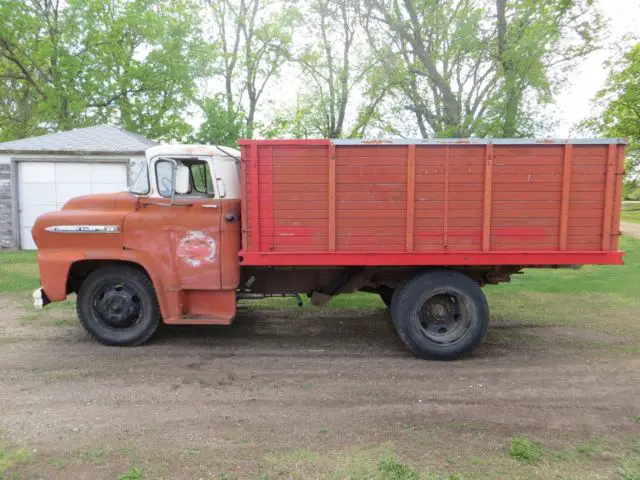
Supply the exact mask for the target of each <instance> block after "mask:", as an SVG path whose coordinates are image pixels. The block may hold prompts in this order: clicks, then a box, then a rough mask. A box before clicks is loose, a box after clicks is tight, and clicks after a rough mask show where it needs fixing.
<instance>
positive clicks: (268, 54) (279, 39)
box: [207, 0, 298, 138]
mask: <svg viewBox="0 0 640 480" xmlns="http://www.w3.org/2000/svg"><path fill="white" fill-rule="evenodd" d="M207 3H208V5H209V7H210V11H211V14H212V17H213V23H214V25H215V30H216V36H215V38H214V41H215V43H216V45H217V47H218V49H219V50H220V66H219V67H218V68H219V75H221V76H222V78H223V80H224V96H225V100H226V111H227V112H229V113H230V114H232V115H234V116H235V115H238V114H239V113H240V112H241V111H242V110H244V111H246V115H245V133H246V136H247V137H249V138H251V137H253V134H254V130H255V121H256V119H255V117H256V111H257V108H258V104H259V102H260V99H261V98H262V95H263V93H264V91H265V88H266V87H267V85H268V84H269V82H270V80H272V79H273V78H274V77H275V76H276V75H277V74H278V72H279V71H280V70H281V68H282V66H283V65H284V64H285V63H286V62H287V61H288V60H289V59H290V57H291V52H290V50H291V43H292V34H293V29H294V26H295V23H296V21H297V19H298V16H297V14H296V10H295V9H293V8H291V7H286V6H284V7H283V6H282V5H278V4H277V3H276V2H275V1H273V0H207ZM280 7H283V8H280Z"/></svg>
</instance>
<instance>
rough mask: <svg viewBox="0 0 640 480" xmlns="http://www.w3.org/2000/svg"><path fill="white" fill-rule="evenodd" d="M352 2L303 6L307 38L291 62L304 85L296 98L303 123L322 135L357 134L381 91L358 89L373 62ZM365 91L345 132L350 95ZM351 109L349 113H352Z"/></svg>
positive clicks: (317, 1)
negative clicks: (304, 118)
mask: <svg viewBox="0 0 640 480" xmlns="http://www.w3.org/2000/svg"><path fill="white" fill-rule="evenodd" d="M358 7H359V3H358V1H357V0H313V1H312V2H310V3H309V4H307V6H306V8H304V7H303V8H304V9H303V11H302V14H303V17H304V18H306V19H307V22H306V24H305V27H304V28H305V33H306V35H305V37H306V38H308V39H309V41H307V42H306V44H305V45H304V47H303V50H302V53H301V54H300V55H299V56H298V58H297V61H298V63H299V65H300V67H301V69H302V72H303V74H304V75H305V79H306V80H307V83H308V86H307V88H306V90H307V91H306V92H305V93H304V94H303V95H301V96H299V102H300V103H301V104H302V107H301V108H302V110H303V111H306V112H307V114H308V118H309V127H310V129H311V130H312V131H314V132H315V133H316V134H317V135H319V136H322V137H328V138H338V137H342V136H358V135H360V134H362V133H363V131H364V130H365V129H366V127H367V124H368V123H369V122H370V120H371V119H372V118H373V117H374V115H375V112H376V108H377V106H378V104H379V103H380V101H381V100H382V98H383V97H384V95H385V94H386V89H384V88H383V89H380V90H378V91H377V92H376V93H375V94H373V92H372V91H365V92H361V91H359V90H360V89H362V88H364V87H366V85H365V82H366V80H367V76H368V75H370V74H371V73H372V70H373V69H374V67H375V64H376V60H375V57H374V56H373V55H371V52H370V51H369V49H368V47H367V45H366V44H365V43H364V42H362V40H363V39H364V34H363V32H362V31H361V30H360V29H359V15H358V13H359V10H358ZM362 93H365V95H364V104H363V105H360V106H359V112H358V114H357V118H356V119H355V120H356V122H355V124H354V125H353V130H352V131H351V132H347V131H345V129H346V125H345V123H346V121H347V113H348V109H349V108H350V107H352V108H358V107H356V106H355V105H353V103H354V98H353V97H354V96H357V95H359V94H362ZM352 113H354V112H352ZM298 116H299V115H298Z"/></svg>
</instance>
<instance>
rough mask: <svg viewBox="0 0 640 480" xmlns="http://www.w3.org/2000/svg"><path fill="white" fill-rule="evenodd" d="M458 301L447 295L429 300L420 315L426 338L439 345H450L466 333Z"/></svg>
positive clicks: (436, 296) (440, 295)
mask: <svg viewBox="0 0 640 480" xmlns="http://www.w3.org/2000/svg"><path fill="white" fill-rule="evenodd" d="M461 319H462V315H461V312H460V307H459V305H458V304H457V302H456V299H455V298H454V297H453V296H451V295H447V294H439V295H434V296H433V297H431V298H430V299H428V300H427V301H426V302H425V303H424V305H423V308H422V311H421V314H420V328H421V330H422V332H423V334H424V335H425V336H427V337H428V338H430V339H431V340H433V341H436V342H438V343H448V342H450V341H452V340H454V339H455V338H457V337H458V336H459V335H460V334H461V333H463V331H464V325H462V323H464V322H462V321H461Z"/></svg>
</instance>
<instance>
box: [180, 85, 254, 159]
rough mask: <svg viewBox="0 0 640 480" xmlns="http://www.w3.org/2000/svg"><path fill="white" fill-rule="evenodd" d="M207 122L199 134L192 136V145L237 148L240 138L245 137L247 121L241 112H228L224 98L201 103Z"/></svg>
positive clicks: (220, 97) (201, 127)
mask: <svg viewBox="0 0 640 480" xmlns="http://www.w3.org/2000/svg"><path fill="white" fill-rule="evenodd" d="M201 108H202V111H203V113H204V115H205V120H204V122H202V123H201V124H200V128H199V129H198V132H197V133H196V134H195V135H193V136H191V137H190V139H189V141H190V142H192V143H203V144H208V145H223V146H226V147H236V146H237V142H238V139H239V138H242V137H244V136H245V133H244V132H245V123H244V122H245V119H244V114H243V112H241V111H235V112H234V111H228V110H227V108H226V106H225V104H224V101H223V99H222V96H216V97H213V98H207V99H205V100H204V101H203V102H201Z"/></svg>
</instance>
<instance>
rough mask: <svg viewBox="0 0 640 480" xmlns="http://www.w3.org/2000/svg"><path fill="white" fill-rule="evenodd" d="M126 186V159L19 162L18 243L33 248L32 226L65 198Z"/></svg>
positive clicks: (65, 199)
mask: <svg viewBox="0 0 640 480" xmlns="http://www.w3.org/2000/svg"><path fill="white" fill-rule="evenodd" d="M126 189H127V164H126V163H88V162H74V163H71V162H20V163H18V202H19V203H18V205H19V212H20V244H21V245H20V246H21V247H22V248H24V249H34V248H36V247H35V244H34V243H33V238H31V227H33V223H34V222H35V220H36V218H38V216H39V215H40V214H42V213H45V212H50V211H52V210H59V209H60V208H62V206H63V205H64V204H65V202H66V201H67V200H69V199H70V198H72V197H77V196H78V195H88V194H91V193H111V192H121V191H123V190H126Z"/></svg>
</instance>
